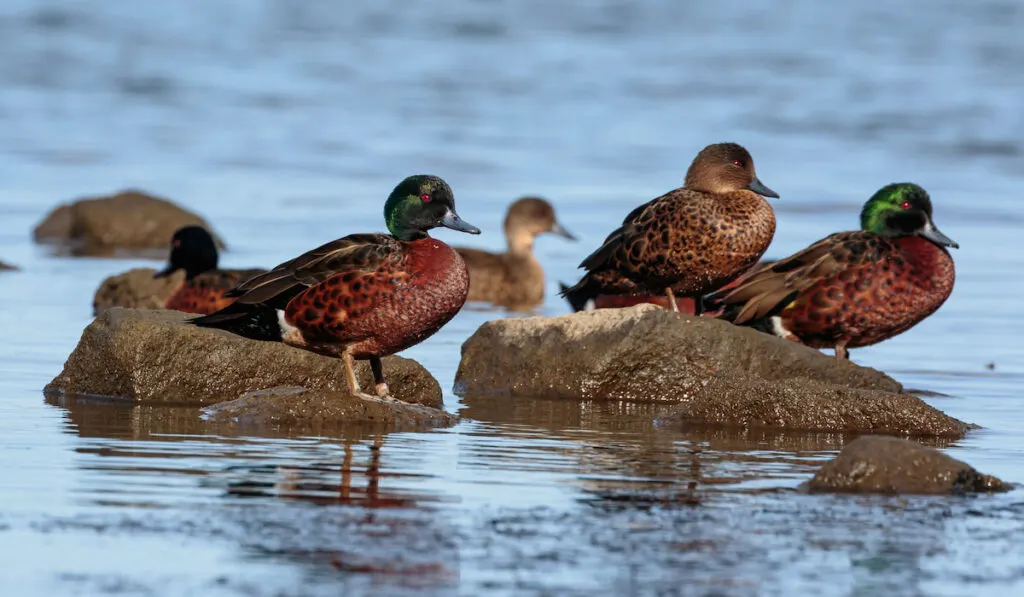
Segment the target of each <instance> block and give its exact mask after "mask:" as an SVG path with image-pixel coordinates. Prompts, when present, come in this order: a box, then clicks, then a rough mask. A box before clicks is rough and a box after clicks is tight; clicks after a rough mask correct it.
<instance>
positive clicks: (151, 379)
mask: <svg viewBox="0 0 1024 597" xmlns="http://www.w3.org/2000/svg"><path fill="white" fill-rule="evenodd" d="M190 317H193V316H191V315H189V314H186V313H179V312H177V311H164V310H142V309H122V308H117V307H115V308H112V309H108V310H106V311H104V312H103V313H102V314H101V315H99V316H98V317H97V318H96V319H95V320H94V321H93V322H92V323H91V324H89V326H88V327H86V328H85V331H84V332H83V333H82V337H81V339H80V340H79V341H78V346H77V347H75V350H74V351H73V352H72V353H71V356H70V357H69V358H68V360H67V362H66V363H65V364H64V370H63V371H62V372H61V373H60V375H58V376H57V377H56V378H54V380H53V381H51V382H50V384H49V385H47V386H46V391H47V392H50V393H53V392H57V393H65V394H88V395H99V396H114V397H120V398H127V399H130V400H135V401H137V402H146V403H168V404H195V405H208V404H214V403H217V402H223V401H225V400H234V399H236V398H238V397H239V396H242V395H244V394H246V393H247V392H252V391H255V390H262V389H266V388H274V387H277V386H299V387H303V388H307V389H308V390H311V391H315V390H332V391H336V392H346V389H347V386H346V384H345V373H344V367H343V366H342V364H341V361H340V360H339V359H333V358H329V357H324V356H320V355H315V354H313V353H310V352H307V351H304V350H299V349H297V348H292V347H290V346H285V345H284V344H280V343H277V342H259V341H255V340H248V339H246V338H242V337H240V336H236V335H234V334H230V333H228V332H224V331H221V330H213V329H207V328H198V327H195V326H192V325H189V324H187V323H186V322H185V320H186V319H188V318H190ZM357 363H358V367H357V375H358V376H359V382H360V384H361V385H362V386H363V387H364V388H372V387H373V384H372V381H373V378H372V375H371V373H370V367H369V364H368V363H366V362H363V361H358V362H357ZM384 374H385V375H386V376H387V378H388V384H389V386H390V387H391V391H392V393H393V394H394V396H395V397H396V398H399V399H400V400H403V401H405V402H410V403H416V404H422V405H425V406H432V407H439V406H441V387H440V385H438V383H437V380H435V379H434V378H433V377H432V376H431V375H430V373H429V372H428V371H427V370H426V369H424V368H423V366H421V365H420V364H419V363H417V362H416V361H413V360H411V359H405V358H402V357H395V356H393V357H387V358H385V359H384Z"/></svg>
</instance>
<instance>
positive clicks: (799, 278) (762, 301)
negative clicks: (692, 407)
mask: <svg viewBox="0 0 1024 597" xmlns="http://www.w3.org/2000/svg"><path fill="white" fill-rule="evenodd" d="M931 212H932V210H931V202H930V199H929V198H928V196H927V194H926V193H925V192H924V190H923V189H921V188H920V187H918V186H917V185H911V184H908V183H902V184H898V185H890V186H888V187H885V188H883V189H882V190H881V191H879V192H878V193H876V195H875V196H874V197H873V198H872V200H871V201H869V202H868V204H867V205H865V209H864V215H863V216H862V219H863V221H864V223H863V226H864V227H865V228H868V229H867V230H858V231H854V232H840V233H837V234H833V235H830V236H828V237H826V238H824V239H822V240H820V241H818V242H816V243H814V244H813V245H811V246H809V247H808V248H806V249H804V250H802V251H800V252H799V253H796V254H795V255H793V256H791V257H788V258H786V259H783V260H781V261H778V262H776V263H775V264H774V265H772V266H770V267H767V268H764V269H760V270H757V271H755V272H752V273H751V274H750V275H749V276H747V277H745V278H743V279H742V280H741V281H740V283H739V284H738V285H737V286H736V288H735V289H733V290H731V291H729V292H726V293H721V296H717V297H713V298H712V300H713V301H718V302H720V303H722V304H723V305H724V306H725V308H726V311H725V313H724V314H723V316H722V317H723V318H724V319H727V320H730V321H732V322H734V323H737V324H748V325H753V326H755V327H757V328H758V329H761V330H763V331H767V332H769V333H773V334H776V335H779V336H782V337H785V338H789V339H791V340H795V341H799V342H802V343H804V344H806V345H808V346H812V347H815V348H835V349H836V355H837V356H838V357H841V358H845V357H846V355H847V349H849V348H857V347H861V346H869V345H871V344H875V343H877V342H881V341H882V340H886V339H888V338H892V337H893V336H896V335H898V334H901V333H903V332H905V331H907V330H908V329H910V328H911V327H913V326H914V325H916V324H918V323H919V322H921V321H922V320H923V319H925V318H926V317H928V316H929V315H931V314H932V313H934V312H935V311H936V310H938V308H939V307H940V306H942V304H943V303H944V302H945V301H946V299H947V298H949V295H950V293H952V291H953V284H954V281H955V279H956V272H955V268H954V266H953V259H952V257H951V256H950V254H949V252H948V251H946V249H945V248H943V246H940V245H945V246H952V247H956V246H957V245H956V243H954V242H953V241H951V240H949V238H947V237H946V236H945V235H943V234H942V233H941V232H939V231H938V229H937V228H935V226H934V224H933V223H932V220H931Z"/></svg>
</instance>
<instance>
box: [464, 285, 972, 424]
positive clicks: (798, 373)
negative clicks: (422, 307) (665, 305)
mask: <svg viewBox="0 0 1024 597" xmlns="http://www.w3.org/2000/svg"><path fill="white" fill-rule="evenodd" d="M455 387H456V391H457V392H458V393H460V394H466V395H495V394H498V395H519V396H540V397H547V398H570V399H612V400H627V401H635V402H648V401H653V402H667V403H674V404H679V405H680V406H679V408H678V409H677V410H676V411H675V412H674V413H673V414H672V415H670V416H668V417H665V418H664V419H663V422H665V423H669V424H673V423H677V424H691V423H692V424H707V425H720V426H741V427H774V428H785V429H799V430H808V431H811V430H813V431H840V432H842V431H862V432H863V431H874V432H887V433H899V434H906V435H932V436H942V437H962V436H963V434H964V433H965V432H966V430H967V429H968V427H969V426H968V425H967V424H965V423H962V422H961V421H958V420H956V419H953V418H952V417H948V416H946V415H944V414H943V413H941V412H940V411H938V410H935V409H934V408H932V407H930V406H928V405H927V404H925V403H924V402H923V401H921V400H920V399H919V398H917V397H915V396H912V395H909V394H903V393H902V386H901V385H900V384H899V383H898V382H897V381H895V380H894V379H892V378H890V377H888V376H887V375H885V374H883V373H881V372H879V371H875V370H874V369H869V368H866V367H860V366H858V365H855V364H852V363H850V362H846V361H839V360H837V359H835V358H834V357H832V356H831V355H825V354H822V353H821V352H819V351H817V350H814V349H811V348H808V347H806V346H802V345H799V344H796V343H793V342H789V341H786V340H782V339H780V338H775V337H772V336H769V335H767V334H763V333H760V332H757V331H755V330H752V329H748V328H741V327H736V326H733V325H731V324H729V323H726V322H724V321H719V320H716V319H713V318H695V317H689V316H686V315H682V316H677V315H675V314H673V313H670V312H668V311H666V310H664V309H660V308H658V307H654V306H651V305H640V306H637V307H631V308H628V309H615V310H598V311H590V312H583V313H574V314H570V315H565V316H561V317H555V318H546V317H532V318H523V319H501V320H495V321H490V322H488V323H485V324H484V325H482V326H481V327H480V329H478V330H477V331H476V333H474V334H473V336H472V337H470V338H469V340H467V341H466V342H465V344H463V346H462V361H461V363H460V364H459V370H458V373H457V374H456V380H455Z"/></svg>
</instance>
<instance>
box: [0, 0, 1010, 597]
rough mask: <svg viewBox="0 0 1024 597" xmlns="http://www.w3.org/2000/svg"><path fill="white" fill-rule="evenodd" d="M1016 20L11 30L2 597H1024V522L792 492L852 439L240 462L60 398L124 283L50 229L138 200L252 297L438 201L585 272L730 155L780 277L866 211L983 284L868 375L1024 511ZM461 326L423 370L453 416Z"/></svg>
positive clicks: (414, 449)
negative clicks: (89, 334)
mask: <svg viewBox="0 0 1024 597" xmlns="http://www.w3.org/2000/svg"><path fill="white" fill-rule="evenodd" d="M1022 26H1024V9H1022V7H1021V6H1020V5H1019V4H1018V3H1014V2H1009V1H1006V2H1002V1H998V0H981V1H979V2H974V3H955V2H945V1H940V2H923V1H909V2H903V3H900V4H898V5H893V4H891V3H883V2H875V1H872V2H861V3H856V4H854V3H849V4H848V5H840V4H835V3H832V4H825V3H820V2H811V1H810V0H792V1H787V2H767V1H760V2H758V1H754V2H750V3H746V4H745V5H742V6H733V5H722V4H720V3H680V2H672V1H670V0H662V1H659V0H647V1H643V2H623V1H611V0H608V1H599V2H582V1H580V0H570V1H566V2H559V3H550V2H540V1H537V0H523V1H519V2H510V1H500V0H490V1H485V0H478V1H469V0H462V1H458V2H447V3H409V2H400V1H398V0H381V1H377V2H361V3H354V4H353V3H349V4H346V5H345V6H344V9H342V8H341V5H340V4H332V3H315V2H298V1H294V0H293V1H288V0H276V1H275V0H234V1H228V0H222V1H221V2H213V3H211V2H200V1H199V0H185V1H180V2H175V3H162V4H161V3H151V4H140V3H128V2H125V1H122V0H110V1H107V2H102V3H82V2H57V1H46V2H43V1H40V0H33V1H29V0H11V1H8V2H6V3H4V4H3V6H2V7H0V52H2V53H3V55H4V57H5V59H4V60H3V61H0V75H2V77H3V80H4V89H3V91H2V92H0V124H2V126H0V151H2V152H3V159H2V160H0V210H2V212H0V213H2V214H3V217H2V218H0V258H3V259H4V260H7V261H10V262H13V263H16V264H18V265H20V266H21V267H22V268H23V269H24V271H23V272H21V273H13V274H6V273H5V274H0V329H2V330H3V335H2V337H3V338H4V342H3V343H0V398H2V400H0V470H3V471H4V473H5V474H4V481H3V483H2V484H0V504H2V505H0V548H2V549H3V553H4V566H3V570H2V572H0V587H3V588H4V589H5V590H4V593H5V594H18V595H52V594H126V595H143V594H145V595H153V594H155V595H182V594H201V595H221V594H223V595H236V594H246V595H300V594H301V595H305V594H312V595H319V594H324V595H328V594H329V595H337V594H355V593H374V594H387V595H390V594H403V593H413V592H418V593H422V592H426V593H435V594H453V593H463V594H480V593H483V592H485V591H491V592H495V593H500V594H516V595H523V594H527V595H533V594H536V595H544V594H558V595H569V594H577V593H578V594H585V593H586V594H589V593H592V592H595V591H603V592H606V593H612V594H638V595H640V594H662V595H664V594H677V593H678V594H694V595H754V594H765V595H790V594H797V593H809V594H821V595H874V594H911V595H914V594H921V595H960V594H965V593H974V592H978V591H981V592H985V593H996V594H1011V593H1014V592H1015V591H1021V590H1022V589H1024V560H1022V559H1021V558H1020V557H1019V556H1018V555H1017V553H1016V552H1017V544H1018V543H1019V538H1020V537H1021V536H1022V535H1021V533H1022V531H1024V528H1022V526H1024V500H1022V498H1021V492H1020V491H1016V492H1012V493H1010V494H1006V495H1001V496H991V497H978V498H972V499H939V498H906V499H902V500H900V499H892V498H875V497H857V498H844V497H823V496H806V495H802V494H799V493H797V492H796V491H795V488H796V486H797V485H798V484H799V483H800V482H802V481H803V480H805V479H806V478H807V477H808V475H809V474H810V473H811V471H813V470H814V468H815V467H816V466H817V465H818V464H819V463H820V462H821V461H822V460H824V459H826V458H828V457H829V456H830V455H831V454H832V453H833V452H834V451H835V450H836V449H838V448H839V447H840V446H841V445H842V442H843V441H844V440H845V439H846V438H843V437H840V436H836V435H832V434H793V433H768V432H727V431H708V430H690V431H687V432H683V431H680V430H672V429H655V428H653V427H652V425H651V423H650V421H651V420H652V418H653V417H654V416H656V415H657V412H658V411H656V410H652V409H654V408H655V407H651V406H638V405H618V404H603V403H589V402H588V403H582V404H576V403H566V402H552V401H545V400H517V401H502V400H486V399H479V398H473V397H469V398H466V399H463V400H459V399H458V398H457V397H455V396H453V395H451V394H447V395H446V397H445V398H446V404H447V408H448V409H449V410H451V411H453V412H458V413H460V414H462V415H463V417H464V422H463V423H461V424H460V425H458V426H456V427H454V428H452V429H448V430H441V431H434V432H429V433H423V432H416V433H413V432H405V433H391V434H388V435H386V436H384V435H381V434H380V433H378V432H376V431H375V430H373V429H365V428H358V427H355V428H352V429H349V430H346V431H345V432H344V433H342V434H339V435H338V436H332V437H309V436H304V435H302V434H301V432H281V433H279V434H278V436H277V437H267V436H266V435H260V436H258V437H257V436H255V435H252V434H250V433H247V432H246V431H245V430H241V431H240V432H237V433H235V434H225V433H224V432H223V431H222V430H217V429H212V428H209V427H207V426H206V424H205V423H203V422H202V421H200V420H199V419H198V417H197V416H196V415H195V413H194V412H191V411H177V410H172V409H152V408H143V407H135V406H133V405H131V404H110V403H108V402H104V401H95V400H73V401H61V402H54V403H47V402H45V401H44V399H43V397H42V395H41V392H40V389H41V388H42V386H43V385H45V384H46V383H47V382H48V381H49V380H50V379H51V378H52V377H53V376H54V375H55V374H56V373H57V372H58V371H59V370H60V367H61V365H62V363H63V361H64V358H65V357H66V356H67V354H68V353H69V352H70V351H71V349H72V348H73V347H74V345H75V342H76V341H77V339H78V336H79V334H80V332H81V329H82V328H83V327H84V326H85V325H86V324H87V323H88V322H89V320H90V303H91V300H90V299H91V294H92V292H93V290H94V289H95V286H96V285H97V283H98V282H99V281H100V280H101V279H102V278H103V277H105V276H106V275H108V274H110V273H113V272H116V271H120V270H122V269H125V268H127V267H129V266H133V265H152V263H147V262H135V261H106V260H94V259H74V260H73V259H65V258H54V257H51V256H49V255H48V254H47V252H46V250H45V249H43V248H39V247H36V246H33V245H32V244H30V241H29V231H30V230H31V228H32V226H33V225H34V224H35V223H36V222H37V221H38V220H39V219H40V218H41V217H42V216H43V214H44V213H45V212H46V211H47V210H48V209H50V208H51V207H52V206H53V205H54V204H56V203H57V202H59V201H64V200H67V199H70V198H73V197H77V196H80V195H83V194H94V193H103V192H109V191H113V190H117V189H119V188H123V187H126V186H139V187H142V188H145V189H147V190H150V191H152V192H156V193H160V194H164V195H167V196H170V197H172V198H174V199H175V200H177V201H179V202H180V203H182V204H183V205H186V206H188V207H190V208H193V209H195V210H197V211H199V212H200V213H202V214H203V215H205V216H207V217H208V219H209V220H210V221H212V222H213V224H214V226H215V227H216V228H217V229H218V230H219V231H220V232H221V233H222V234H223V235H224V236H225V238H226V239H227V240H228V242H229V244H230V245H231V248H232V251H231V252H230V253H228V254H226V255H225V257H224V260H223V261H224V263H225V265H227V266H254V265H262V266H271V265H274V264H276V263H279V262H281V261H283V260H285V259H288V258H290V257H293V256H294V255H296V254H298V253H299V252H301V251H303V250H305V249H308V248H310V247H312V246H315V245H316V244H319V243H320V242H323V241H327V240H330V239H333V238H337V237H339V236H341V235H344V234H347V233H350V232H354V231H370V230H379V229H381V228H382V223H381V206H382V203H383V200H384V197H385V196H386V194H387V193H388V192H389V191H390V189H391V188H392V187H393V186H394V184H395V183H396V182H397V181H398V180H399V179H401V178H402V177H403V176H405V175H407V174H411V173H415V172H431V173H436V174H439V175H441V176H443V177H444V178H445V179H447V180H448V181H449V182H450V183H451V184H452V186H453V188H454V189H455V193H456V198H457V202H458V206H459V212H460V214H461V215H462V216H463V217H464V218H465V219H466V220H468V221H470V222H473V223H474V224H476V225H478V226H480V227H481V228H483V229H484V230H485V234H484V235H483V236H481V237H478V238H469V237H466V236H462V235H457V234H455V233H449V232H441V233H440V234H439V236H440V237H441V238H443V239H444V240H445V241H448V242H452V243H475V244H477V245H479V246H485V247H493V248H498V247H501V246H502V244H503V239H502V238H501V235H500V233H499V231H500V222H501V219H502V217H503V214H504V208H505V206H506V205H507V204H508V203H509V202H510V201H512V200H513V199H515V198H516V197H517V196H519V195H522V194H527V193H539V194H544V195H546V196H548V197H549V198H550V199H551V200H552V201H553V202H554V203H555V205H556V208H557V209H558V211H559V218H560V220H562V221H563V223H565V224H566V226H567V227H569V228H570V229H571V230H572V231H573V232H574V233H576V234H577V235H578V236H579V237H580V238H581V242H580V243H578V244H575V245H574V244H570V243H566V242H563V241H562V240H560V239H554V238H552V239H547V238H542V239H541V240H540V241H539V243H538V247H537V249H538V252H539V253H540V256H541V258H542V260H543V262H544V263H545V265H546V266H547V270H548V276H549V279H548V286H549V295H550V296H549V298H548V301H547V303H546V304H545V305H544V306H543V307H542V308H541V309H540V311H541V312H542V313H545V314H559V313H563V312H565V311H566V310H567V309H566V307H565V305H563V304H562V303H561V301H560V300H559V299H558V298H557V297H555V296H554V289H555V287H556V283H557V281H558V280H565V281H570V280H572V279H574V278H575V276H576V275H577V273H576V270H575V265H576V264H577V263H578V262H579V260H580V258H581V257H583V256H584V255H585V254H586V253H587V252H588V251H589V250H590V249H592V248H593V246H595V244H596V243H597V242H599V241H600V240H601V238H603V237H604V235H605V234H606V233H607V232H608V231H609V230H610V229H611V228H612V227H613V226H614V225H615V224H616V223H617V222H618V221H620V220H621V218H622V216H623V215H624V214H625V213H626V212H628V211H629V210H630V209H631V208H632V207H633V206H635V205H636V204H639V203H640V202H642V201H644V200H646V199H649V198H651V197H654V196H656V195H658V194H660V193H662V192H664V191H665V190H667V189H670V188H673V187H675V186H677V185H678V184H679V182H680V180H681V179H682V176H683V173H684V171H685V168H686V166H687V165H688V164H689V161H690V159H691V158H692V156H693V155H694V154H695V153H696V151H697V150H699V149H700V148H701V147H703V146H704V145H706V144H707V143H710V142H714V141H720V140H735V141H738V142H741V143H743V144H744V145H746V146H747V147H748V148H749V149H750V150H751V152H752V153H753V155H754V157H755V159H756V161H757V166H758V173H759V175H760V177H761V179H762V180H763V181H764V182H765V183H766V184H768V185H769V186H770V187H772V188H773V189H775V190H777V191H779V193H780V194H781V195H782V199H780V200H779V201H777V202H775V203H774V205H775V207H776V209H777V212H778V218H779V226H778V232H777V235H776V240H775V243H774V245H773V247H772V248H771V249H770V251H769V255H768V256H769V257H779V256H783V255H786V254H788V253H790V252H792V251H794V250H796V249H799V248H801V247H803V246H805V245H806V244H808V243H810V242H812V241H814V240H816V239H818V238H820V237H822V236H824V235H825V234H827V233H829V232H833V231H836V230H841V229H850V228H854V227H856V225H857V217H856V216H857V213H858V211H859V208H860V205H861V203H862V202H863V201H864V200H865V199H866V198H867V197H868V196H869V195H870V194H871V193H872V192H873V191H874V190H876V189H877V188H878V187H880V186H882V185H883V184H886V183H889V182H892V181H896V180H913V181H916V182H918V183H920V184H922V185H924V186H925V187H926V188H927V189H929V190H930V191H931V193H932V196H933V200H934V203H935V210H936V215H935V217H936V222H937V223H938V225H939V226H940V227H941V228H942V229H943V231H944V232H946V233H947V234H948V235H949V236H951V237H952V238H954V239H955V240H957V241H958V242H959V243H960V245H961V246H962V249H960V250H959V251H956V253H955V255H954V257H955V259H956V262H957V269H958V279H957V287H956V290H955V291H954V294H953V296H952V298H951V299H950V301H949V302H948V303H947V304H946V305H945V306H944V307H943V308H942V310H941V311H940V312H939V313H938V314H936V315H935V316H933V317H932V318H930V319H929V320H928V321H926V322H925V323H923V324H921V325H920V326H918V327H917V328H915V329H914V330H913V331H911V332H909V333H907V334H905V335H904V336H901V337H899V338H897V339H895V340H893V341H891V342H887V343H885V344H882V345H880V346H877V347H872V348H868V349H862V350H857V351H854V353H853V354H854V358H855V359H856V360H857V361H858V362H860V363H862V364H865V365H869V366H873V367H877V368H880V369H883V370H885V371H887V372H889V373H891V374H893V375H894V376H896V377H897V378H898V379H900V380H901V381H903V382H904V384H905V385H907V386H908V387H912V388H919V389H923V390H928V391H931V392H937V393H938V394H939V395H937V396H934V397H930V398H928V401H929V402H930V403H932V404H934V405H935V406H937V407H938V408H940V409H942V410H944V411H946V412H948V413H950V414H952V415H954V416H956V417H959V418H961V419H964V420H967V421H970V422H973V423H977V424H979V425H982V426H983V427H984V428H983V429H981V430H979V431H975V432H972V433H971V434H970V435H969V436H968V437H967V438H966V439H964V440H963V441H959V442H955V443H954V444H952V445H948V446H943V447H944V448H945V449H947V450H948V451H949V452H950V453H951V454H953V455H954V456H956V457H958V458H962V459H964V460H967V461H968V462H970V463H971V464H973V465H975V466H977V467H978V468H979V469H981V470H983V471H984V472H988V473H993V474H996V475H998V476H1000V477H1002V478H1003V479H1005V480H1008V481H1013V482H1021V481H1022V480H1024V467H1022V466H1021V464H1020V463H1021V462H1022V458H1021V457H1022V456H1024V441H1022V439H1021V438H1022V436H1024V414H1022V411H1021V409H1020V408H1019V407H1017V399H1018V396H1019V394H1020V386H1021V382H1022V381H1024V344H1022V343H1021V341H1020V338H1021V337H1022V336H1024V323H1022V320H1021V318H1020V317H1019V315H1018V314H1017V312H1016V305H1017V303H1018V302H1019V297H1020V296H1021V295H1022V293H1024V282H1022V281H1021V277H1020V276H1019V275H1018V273H1019V272H1020V271H1021V268H1022V265H1024V264H1022V258H1021V255H1022V251H1021V249H1022V248H1024V245H1022V242H1021V237H1020V230H1021V228H1022V226H1024V213H1022V211H1021V208H1020V206H1019V201H1018V199H1017V194H1018V193H1019V189H1020V188H1021V186H1022V183H1024V161H1022V156H1024V146H1022V143H1024V141H1022V139H1024V111H1021V106H1022V105H1024V71H1022V70H1021V69H1020V65H1021V64H1022V63H1024V37H1021V36H1020V34H1019V32H1020V30H1021V28H1022ZM502 315H503V314H502V313H500V312H496V311H490V310H486V309H481V308H475V307H474V308H470V309H467V310H465V311H463V313H461V314H460V315H459V316H458V317H457V318H456V319H455V320H454V321H453V322H452V323H451V324H450V325H448V326H447V327H446V328H445V329H443V330H442V331H441V332H440V333H439V334H438V335H437V336H435V337H434V338H432V339H430V340H429V341H428V342H427V343H425V344H423V345H420V346H418V347H415V348H413V349H411V350H409V351H407V353H406V354H407V355H408V356H411V357H413V358H416V359H418V360H420V361H421V362H422V363H423V364H424V365H426V366H427V367H428V368H429V369H430V370H431V371H432V372H433V373H434V375H435V376H437V377H438V379H440V380H441V383H442V386H443V387H446V388H450V387H451V382H452V378H453V376H454V373H455V368H456V366H457V363H458V357H459V346H460V345H461V343H462V341H463V340H464V339H465V338H466V337H467V336H468V335H469V334H471V333H472V332H473V331H474V330H475V329H476V328H477V327H478V326H479V325H480V324H481V323H482V322H484V321H486V320H488V319H491V318H494V317H498V316H502Z"/></svg>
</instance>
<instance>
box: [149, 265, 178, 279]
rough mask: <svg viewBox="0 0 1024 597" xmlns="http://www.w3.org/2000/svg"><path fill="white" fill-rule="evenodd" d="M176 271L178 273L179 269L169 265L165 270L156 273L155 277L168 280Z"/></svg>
mask: <svg viewBox="0 0 1024 597" xmlns="http://www.w3.org/2000/svg"><path fill="white" fill-rule="evenodd" d="M176 271H178V268H176V267H174V266H173V265H168V266H167V267H165V268H164V269H162V270H160V271H158V272H156V273H155V274H153V277H154V278H166V277H167V276H169V275H171V274H173V273H174V272H176Z"/></svg>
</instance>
